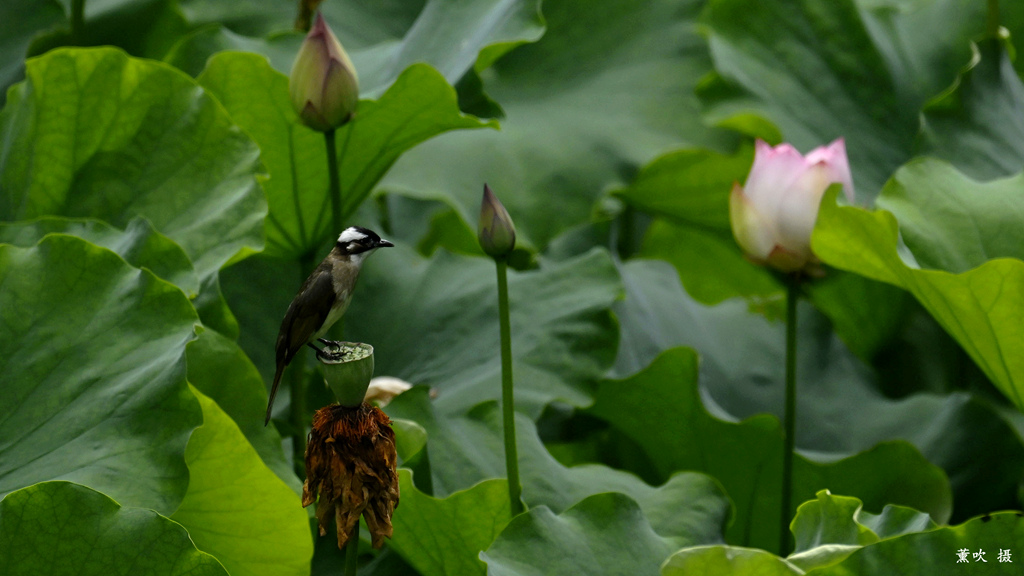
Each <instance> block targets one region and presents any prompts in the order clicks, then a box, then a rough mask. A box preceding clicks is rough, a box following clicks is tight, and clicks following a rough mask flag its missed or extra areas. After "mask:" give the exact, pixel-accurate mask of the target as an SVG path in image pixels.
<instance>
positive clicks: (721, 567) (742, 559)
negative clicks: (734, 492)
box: [661, 546, 804, 576]
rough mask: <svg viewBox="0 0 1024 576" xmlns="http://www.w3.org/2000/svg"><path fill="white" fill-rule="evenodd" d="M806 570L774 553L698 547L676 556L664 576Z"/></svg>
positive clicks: (779, 575) (777, 575)
mask: <svg viewBox="0 0 1024 576" xmlns="http://www.w3.org/2000/svg"><path fill="white" fill-rule="evenodd" d="M803 573H804V571H803V570H801V569H799V568H798V567H796V566H795V565H793V564H791V563H789V562H788V561H786V560H784V559H782V558H779V557H778V556H776V555H774V554H772V553H771V552H765V551H764V550H759V549H756V548H739V547H736V546H697V547H694V548H686V549H684V550H680V551H679V552H676V553H675V554H673V555H672V556H671V557H670V558H669V559H668V560H666V561H665V563H664V564H663V565H662V566H661V576H686V575H688V574H715V575H716V576H799V575H801V574H803Z"/></svg>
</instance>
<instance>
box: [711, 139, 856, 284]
mask: <svg viewBox="0 0 1024 576" xmlns="http://www.w3.org/2000/svg"><path fill="white" fill-rule="evenodd" d="M832 184H842V185H843V191H844V193H845V194H846V198H847V199H848V200H849V201H850V202H853V179H852V177H851V175H850V164H849V161H848V160H847V159H846V144H845V143H844V142H843V139H842V138H840V139H838V140H836V141H835V142H832V143H831V144H829V145H828V146H822V147H820V148H816V149H814V150H812V151H811V152H810V153H809V154H807V156H802V155H801V154H800V152H798V151H797V150H796V149H795V148H793V147H792V146H790V145H789V144H780V145H778V146H775V147H774V148H773V147H772V146H769V145H768V144H767V143H765V142H762V141H761V140H758V141H757V142H756V144H755V150H754V165H753V167H751V169H750V175H749V176H747V182H746V184H745V185H744V186H740V185H739V183H736V184H734V185H733V188H732V194H731V195H730V197H729V219H730V221H731V222H732V231H733V235H734V236H735V237H736V242H737V243H739V245H740V248H742V249H743V252H744V253H745V254H746V256H747V258H749V259H750V260H751V261H753V262H755V263H757V264H761V265H768V266H771V267H773V268H775V269H777V270H780V271H783V272H797V271H809V272H813V271H814V269H815V268H817V266H818V264H819V260H818V259H817V258H816V257H815V256H814V254H813V253H812V252H811V232H813V231H814V223H815V221H816V220H817V219H818V208H819V205H820V204H821V197H822V196H823V195H824V193H825V190H826V189H828V187H829V186H830V185H832Z"/></svg>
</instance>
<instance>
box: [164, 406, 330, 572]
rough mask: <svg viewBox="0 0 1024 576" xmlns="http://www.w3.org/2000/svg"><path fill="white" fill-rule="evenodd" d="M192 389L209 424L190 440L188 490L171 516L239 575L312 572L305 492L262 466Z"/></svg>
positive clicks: (219, 413)
mask: <svg viewBox="0 0 1024 576" xmlns="http://www.w3.org/2000/svg"><path fill="white" fill-rule="evenodd" d="M192 391H193V392H194V393H195V394H196V396H197V397H198V398H199V404H200V405H201V406H202V408H203V425H202V426H200V427H199V428H197V429H196V431H195V432H193V433H192V438H191V439H190V440H189V443H188V449H187V450H186V452H185V462H186V463H187V464H188V468H189V473H190V481H189V485H188V492H186V493H185V498H184V499H183V500H182V501H181V506H179V507H178V509H177V510H176V511H175V512H174V514H172V515H171V519H172V520H174V521H176V522H179V523H180V524H181V525H182V526H184V527H185V528H186V529H188V532H189V535H190V536H191V538H192V541H193V542H195V544H196V547H198V548H199V549H200V550H203V551H204V552H209V553H210V554H213V555H214V556H216V557H217V559H218V560H220V562H221V563H222V564H223V565H224V567H225V568H226V569H228V570H229V571H230V572H231V574H233V575H234V576H259V575H268V576H269V575H282V576H283V575H288V574H294V575H296V576H298V575H300V574H309V562H310V559H311V558H312V556H313V540H312V538H311V535H310V532H309V520H308V517H307V515H306V511H305V510H303V509H302V503H301V502H300V501H299V495H298V494H296V493H295V491H293V490H292V489H291V488H289V487H288V486H287V485H286V484H285V483H284V482H283V481H281V480H280V479H279V478H277V476H275V475H274V473H273V472H272V471H271V470H270V469H268V468H267V467H266V466H265V465H264V464H263V462H262V461H261V460H260V457H259V455H258V454H257V453H256V451H255V450H254V449H253V447H252V446H251V445H250V444H249V442H248V441H246V439H245V436H243V435H242V432H241V430H239V428H238V426H237V425H236V424H235V423H234V422H233V421H232V420H231V418H230V417H229V416H228V415H227V414H226V413H225V412H224V411H223V410H221V408H220V406H218V405H217V403H216V402H214V401H213V400H211V399H210V398H209V397H207V396H206V395H204V394H203V393H201V392H199V390H197V389H196V388H193V389H192Z"/></svg>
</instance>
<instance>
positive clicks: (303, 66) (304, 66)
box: [288, 14, 359, 132]
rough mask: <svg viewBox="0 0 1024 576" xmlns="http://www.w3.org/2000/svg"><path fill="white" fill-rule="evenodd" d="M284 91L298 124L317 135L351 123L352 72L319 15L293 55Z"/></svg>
mask: <svg viewBox="0 0 1024 576" xmlns="http://www.w3.org/2000/svg"><path fill="white" fill-rule="evenodd" d="M288 92H289V93H290V94H291V98H292V105H293V106H294V107H295V111H296V112H297V113H298V114H299V117H300V118H301V119H302V123H303V124H305V125H306V126H309V127H310V128H312V129H314V130H319V131H320V132H327V131H329V130H333V129H335V128H337V127H339V126H341V125H343V124H345V123H346V122H348V121H349V120H351V119H352V114H353V113H354V112H355V110H356V106H357V105H358V104H359V79H358V78H357V77H356V69H355V67H354V66H352V61H351V60H349V57H348V54H346V53H345V49H344V48H342V47H341V43H340V42H338V39H337V38H336V37H335V36H334V33H333V32H331V29H330V28H328V27H327V23H326V22H324V17H323V16H321V15H320V14H317V15H316V22H315V23H314V24H313V27H312V28H310V30H309V34H308V35H306V39H305V40H304V41H303V42H302V47H301V48H299V53H298V55H296V56H295V63H294V64H292V73H291V76H290V77H289V78H288Z"/></svg>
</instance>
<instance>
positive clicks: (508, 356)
mask: <svg viewBox="0 0 1024 576" xmlns="http://www.w3.org/2000/svg"><path fill="white" fill-rule="evenodd" d="M495 263H496V264H497V267H498V319H499V323H500V325H501V412H502V419H503V420H504V424H505V470H506V471H507V472H508V499H509V503H510V506H511V508H512V515H513V516H516V515H517V514H520V513H521V512H523V501H522V499H521V498H520V495H521V494H522V492H523V489H522V487H520V485H519V456H518V454H517V452H516V418H515V414H516V408H515V400H514V399H513V394H512V329H511V327H510V326H509V316H508V263H507V262H505V260H503V259H496V260H495Z"/></svg>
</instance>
